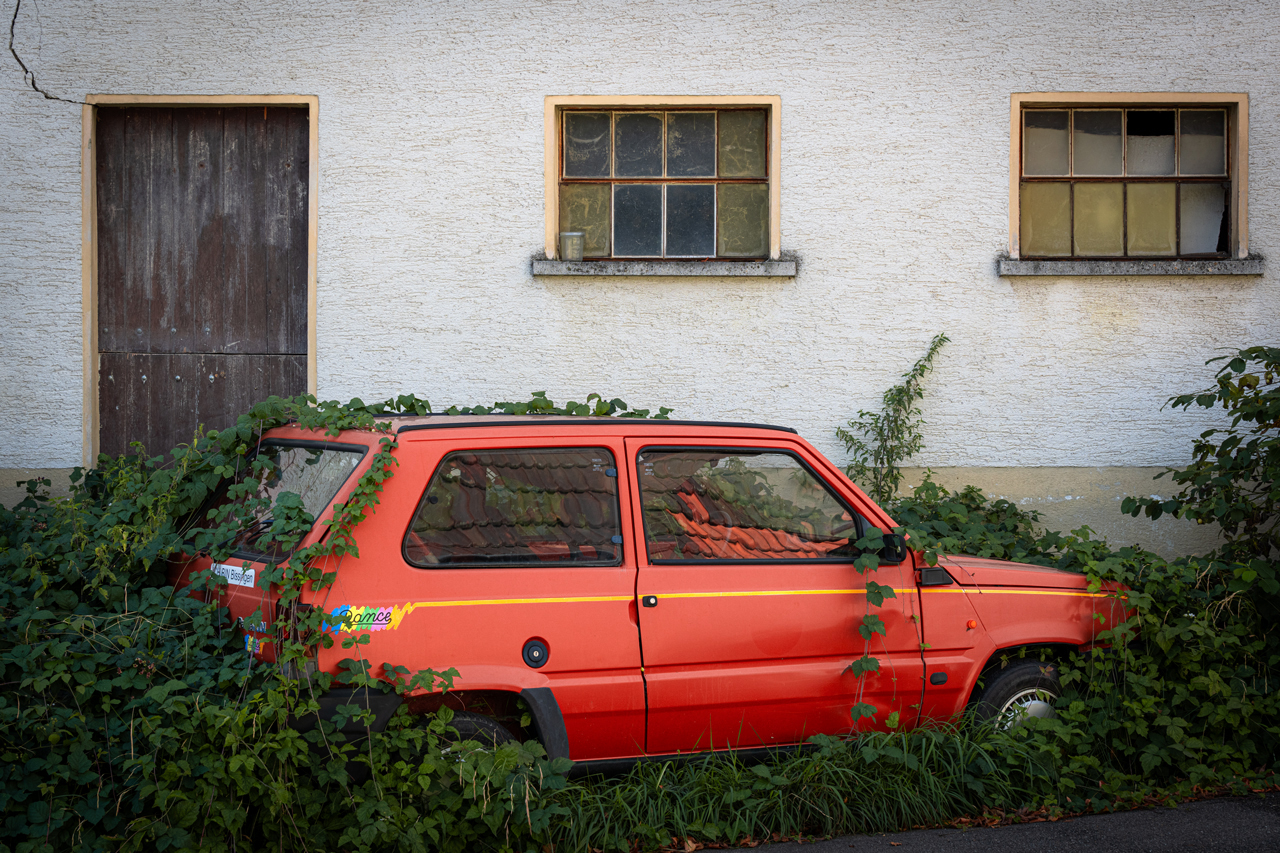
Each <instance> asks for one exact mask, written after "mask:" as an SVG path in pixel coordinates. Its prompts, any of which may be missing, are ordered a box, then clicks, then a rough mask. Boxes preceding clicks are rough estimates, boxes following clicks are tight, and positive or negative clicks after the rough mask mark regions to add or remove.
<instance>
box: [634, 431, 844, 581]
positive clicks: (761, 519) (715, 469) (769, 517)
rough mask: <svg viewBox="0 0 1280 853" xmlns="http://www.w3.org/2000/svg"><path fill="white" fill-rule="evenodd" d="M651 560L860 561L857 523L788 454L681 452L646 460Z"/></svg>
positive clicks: (644, 499) (644, 495) (643, 494)
mask: <svg viewBox="0 0 1280 853" xmlns="http://www.w3.org/2000/svg"><path fill="white" fill-rule="evenodd" d="M637 467H638V468H639V481H640V500H641V504H642V506H643V508H644V510H643V511H644V534H645V544H646V546H647V547H648V549H649V559H650V560H670V561H676V562H693V561H698V560H735V561H744V560H813V559H822V558H824V557H826V558H840V559H849V560H851V559H853V558H854V557H855V556H857V554H856V553H855V552H854V551H853V548H852V543H851V541H850V540H851V539H852V541H853V542H856V541H857V539H858V531H857V523H856V522H855V520H854V517H853V515H852V514H851V513H850V512H849V510H848V509H846V508H845V506H844V505H843V504H841V503H840V501H839V500H837V499H836V498H835V496H833V495H832V494H831V493H830V492H828V491H827V489H826V487H825V486H824V485H823V484H822V482H821V481H819V480H818V479H817V478H815V477H814V476H813V475H812V474H810V473H809V471H808V469H806V468H805V467H804V466H802V465H801V464H800V463H799V461H797V460H796V459H795V458H794V457H792V456H789V455H787V454H784V453H767V452H760V453H751V452H742V451H737V452H734V451H728V452H726V451H715V450H679V451H655V452H646V453H643V454H641V456H640V458H639V460H638V466H637Z"/></svg>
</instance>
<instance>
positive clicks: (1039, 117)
mask: <svg viewBox="0 0 1280 853" xmlns="http://www.w3.org/2000/svg"><path fill="white" fill-rule="evenodd" d="M1070 117H1071V114H1070V113H1069V112H1067V111H1066V110H1027V111H1026V112H1024V113H1023V114H1022V174H1024V175H1065V174H1067V168H1068V163H1067V159H1068V157H1067V155H1068V153H1069V151H1070V144H1069V141H1068V139H1067V124H1068V121H1069V119H1070Z"/></svg>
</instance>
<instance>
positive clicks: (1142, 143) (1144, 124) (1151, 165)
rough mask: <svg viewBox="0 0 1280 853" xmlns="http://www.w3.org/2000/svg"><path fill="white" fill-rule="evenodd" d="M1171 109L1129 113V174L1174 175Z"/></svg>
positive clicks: (1130, 111)
mask: <svg viewBox="0 0 1280 853" xmlns="http://www.w3.org/2000/svg"><path fill="white" fill-rule="evenodd" d="M1175 115H1176V113H1174V111H1173V110H1129V117H1128V122H1129V126H1128V146H1129V151H1128V165H1129V169H1128V172H1127V174H1130V175H1172V174H1173V119H1174V116H1175Z"/></svg>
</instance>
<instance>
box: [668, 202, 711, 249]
mask: <svg viewBox="0 0 1280 853" xmlns="http://www.w3.org/2000/svg"><path fill="white" fill-rule="evenodd" d="M715 253H716V188H715V185H714V184H667V252H666V254H667V257H697V258H709V257H711V256H712V255H714V254H715Z"/></svg>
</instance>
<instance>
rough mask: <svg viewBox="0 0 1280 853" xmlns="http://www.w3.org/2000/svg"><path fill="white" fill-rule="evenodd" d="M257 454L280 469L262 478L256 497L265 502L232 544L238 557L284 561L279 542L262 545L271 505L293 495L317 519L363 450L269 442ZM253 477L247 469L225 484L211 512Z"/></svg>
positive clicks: (271, 519) (268, 527)
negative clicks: (286, 494) (229, 494)
mask: <svg viewBox="0 0 1280 853" xmlns="http://www.w3.org/2000/svg"><path fill="white" fill-rule="evenodd" d="M258 455H259V457H261V456H263V455H265V456H267V458H269V459H270V460H271V461H272V462H273V463H274V464H275V469H274V470H273V471H272V472H271V473H270V474H269V475H268V476H267V477H266V478H264V479H263V482H262V483H261V485H260V486H259V487H258V490H257V493H256V495H255V496H254V497H255V498H262V499H265V501H264V502H262V503H261V504H260V505H259V506H257V507H255V508H254V509H253V510H252V520H251V521H249V522H247V523H246V524H245V525H244V527H242V528H241V531H240V533H239V534H237V535H236V537H235V539H234V540H233V543H232V545H233V549H234V552H235V554H236V555H237V556H240V557H246V558H250V559H258V560H268V561H272V560H279V559H281V558H282V557H284V556H285V554H286V551H285V549H284V548H282V547H281V546H280V544H279V543H276V542H265V541H263V540H264V539H265V538H266V535H267V533H268V532H270V530H271V524H272V521H273V520H274V519H273V518H272V515H271V508H272V506H274V505H275V503H276V501H277V500H278V499H279V497H280V496H281V495H283V494H285V493H292V494H295V495H297V496H298V498H299V499H300V500H301V501H302V505H303V507H304V508H305V509H306V511H307V514H308V515H310V516H311V518H312V519H315V518H318V517H319V516H320V515H321V514H322V513H323V512H324V511H325V510H326V509H327V508H328V506H329V504H330V503H331V502H332V501H333V497H334V495H336V494H337V493H338V489H340V488H342V484H343V483H345V482H346V481H347V478H349V477H350V476H351V472H352V471H354V470H355V469H356V466H357V465H359V464H360V459H361V457H363V456H364V448H363V447H359V446H353V445H343V446H337V445H332V444H318V443H317V444H312V443H307V444H285V443H280V442H264V443H263V445H262V447H261V448H260V449H259V451H258ZM248 476H249V471H248V466H246V471H245V472H244V473H242V474H241V475H240V476H238V477H236V478H235V479H234V480H230V481H228V482H226V483H224V484H223V487H222V489H221V490H220V491H219V493H218V495H217V496H216V497H215V499H214V501H213V503H212V505H211V508H210V512H213V511H214V510H215V509H219V508H221V507H223V506H226V504H227V503H228V502H229V499H228V497H227V492H228V490H229V489H230V488H231V486H232V484H233V483H242V482H244V481H245V479H247V478H248ZM250 500H251V498H248V497H245V498H240V499H239V501H240V502H241V503H248V502H250Z"/></svg>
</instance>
